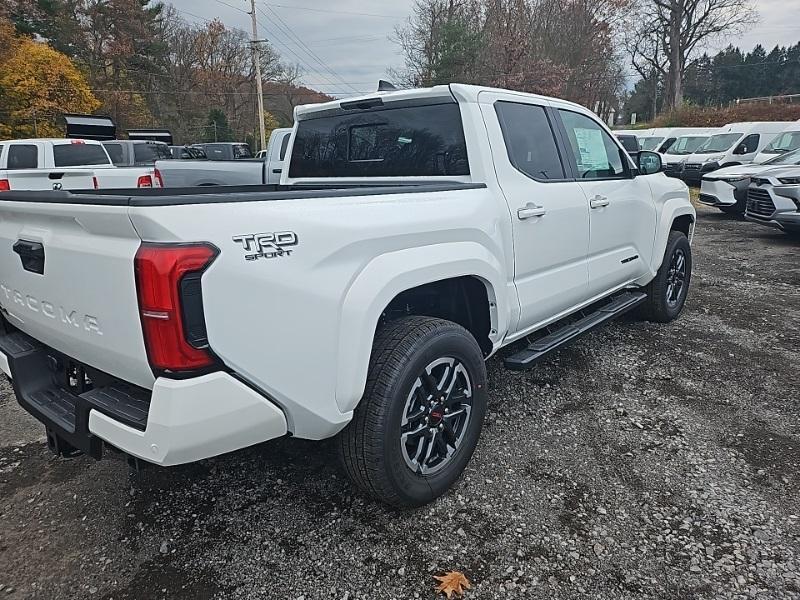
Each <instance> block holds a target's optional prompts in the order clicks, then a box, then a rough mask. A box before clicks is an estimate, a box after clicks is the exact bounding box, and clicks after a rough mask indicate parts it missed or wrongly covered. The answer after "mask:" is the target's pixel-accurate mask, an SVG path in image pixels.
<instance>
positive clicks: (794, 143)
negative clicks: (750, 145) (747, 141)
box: [763, 131, 800, 154]
mask: <svg viewBox="0 0 800 600" xmlns="http://www.w3.org/2000/svg"><path fill="white" fill-rule="evenodd" d="M798 148H800V131H784V132H783V133H782V134H780V135H779V136H778V137H776V138H775V139H774V140H772V141H771V142H770V143H769V145H768V146H767V147H766V148H764V150H763V151H764V152H765V153H766V154H783V153H784V152H791V151H792V150H797V149H798Z"/></svg>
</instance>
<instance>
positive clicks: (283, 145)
mask: <svg viewBox="0 0 800 600" xmlns="http://www.w3.org/2000/svg"><path fill="white" fill-rule="evenodd" d="M288 147H289V134H288V133H284V134H283V139H282V140H281V152H280V155H279V156H278V160H283V159H284V158H286V148H288Z"/></svg>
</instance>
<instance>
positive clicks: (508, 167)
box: [479, 92, 589, 334]
mask: <svg viewBox="0 0 800 600" xmlns="http://www.w3.org/2000/svg"><path fill="white" fill-rule="evenodd" d="M508 99H509V96H508V95H499V94H494V93H489V92H482V93H481V94H480V96H479V102H480V104H481V112H482V114H483V118H484V122H485V124H486V128H487V132H488V134H489V141H490V146H491V151H492V156H493V161H494V167H495V170H496V172H497V179H498V181H499V182H500V186H501V188H502V192H503V194H504V196H505V198H506V201H507V203H508V207H509V211H510V214H511V221H512V228H513V236H514V283H515V285H516V288H517V294H518V296H519V303H520V318H519V322H518V324H517V327H516V328H513V329H512V331H511V333H512V334H513V333H514V332H519V331H522V330H526V329H529V328H531V327H532V326H534V325H536V324H538V323H541V322H542V321H545V320H548V319H550V318H551V317H553V316H554V315H556V314H558V313H560V312H563V311H565V310H568V309H570V308H572V307H574V306H576V305H578V304H580V303H581V302H583V301H584V300H585V299H586V297H587V282H588V269H587V265H586V253H587V249H588V240H589V214H588V213H589V208H588V205H587V202H586V197H585V196H584V194H583V191H582V190H581V188H580V186H579V185H578V184H577V183H576V182H575V181H574V180H569V179H566V178H565V176H564V172H563V168H564V167H563V165H562V164H561V157H560V155H559V153H558V149H557V147H556V142H555V139H554V135H553V132H552V129H551V124H550V121H549V117H548V114H547V110H546V108H547V107H546V105H545V103H541V104H533V103H530V102H526V100H527V99H526V98H521V99H520V101H517V100H516V99H515V100H514V102H507V100H508ZM535 177H536V178H535Z"/></svg>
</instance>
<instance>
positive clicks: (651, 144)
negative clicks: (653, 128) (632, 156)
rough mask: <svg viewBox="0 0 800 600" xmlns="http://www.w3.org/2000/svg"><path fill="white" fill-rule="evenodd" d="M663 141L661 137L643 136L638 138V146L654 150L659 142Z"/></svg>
mask: <svg viewBox="0 0 800 600" xmlns="http://www.w3.org/2000/svg"><path fill="white" fill-rule="evenodd" d="M663 141H664V138H663V137H657V136H653V137H643V138H639V147H640V148H641V149H642V150H655V149H656V148H658V147H659V146H660V145H661V142H663Z"/></svg>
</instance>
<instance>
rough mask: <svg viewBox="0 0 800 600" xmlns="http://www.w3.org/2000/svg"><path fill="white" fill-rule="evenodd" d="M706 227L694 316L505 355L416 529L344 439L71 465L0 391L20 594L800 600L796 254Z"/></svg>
mask: <svg viewBox="0 0 800 600" xmlns="http://www.w3.org/2000/svg"><path fill="white" fill-rule="evenodd" d="M699 213H700V219H699V225H698V228H697V235H696V241H695V246H694V248H695V272H694V278H693V282H692V284H693V285H692V289H691V291H690V298H689V303H688V305H687V309H686V311H685V312H684V314H683V316H682V317H681V318H680V320H678V321H677V322H675V323H673V324H670V325H656V324H651V323H643V322H637V321H635V320H634V319H627V320H623V321H620V322H618V323H615V324H612V325H610V326H608V327H606V328H604V329H602V330H599V331H597V332H595V333H593V334H591V335H590V336H588V337H586V338H584V339H583V340H582V341H580V342H578V343H577V344H575V345H573V346H572V347H570V348H569V349H567V350H564V351H562V352H561V353H560V354H559V355H557V356H554V357H553V358H551V359H550V360H548V361H547V362H545V363H543V364H542V365H541V366H538V367H537V368H535V369H534V370H532V371H530V372H527V373H522V374H517V373H512V372H507V371H504V370H503V369H502V365H501V361H500V360H499V359H497V358H494V359H492V360H491V361H490V362H489V377H490V384H491V404H490V407H489V416H488V419H487V422H486V426H485V430H484V434H483V436H482V438H481V442H480V445H479V448H478V451H477V453H476V455H475V457H474V459H473V461H472V463H471V464H470V466H469V467H468V470H467V472H466V475H465V476H464V477H463V478H462V479H461V481H460V482H459V483H458V485H457V487H456V488H455V489H454V490H453V491H452V492H451V493H450V494H448V495H447V496H446V497H444V498H443V499H441V500H440V501H438V502H436V503H435V504H433V505H432V506H429V507H427V508H423V509H421V510H417V511H413V512H396V511H392V510H388V509H386V508H384V507H383V506H381V505H378V504H375V503H373V502H370V501H365V500H364V499H362V498H360V497H358V496H357V495H354V494H353V493H352V492H351V490H350V488H349V486H348V484H347V482H346V481H345V480H344V478H343V476H342V475H341V473H340V471H339V470H338V468H337V466H336V463H335V461H334V456H333V453H332V451H331V448H330V445H329V444H325V443H321V444H314V443H307V442H301V441H298V440H280V441H275V442H271V443H268V444H264V445H262V446H259V447H254V448H249V449H247V450H244V451H241V452H237V453H234V454H232V455H228V456H224V457H221V458H217V459H213V460H208V461H204V462H202V463H200V464H195V465H191V466H186V467H181V468H173V469H169V470H160V469H150V470H146V471H143V472H142V473H140V474H138V475H132V474H130V473H129V471H128V468H127V466H126V464H125V463H124V462H123V461H122V460H121V459H119V458H114V457H111V458H110V459H108V460H103V461H101V462H94V461H93V460H91V459H88V458H85V457H82V458H77V459H71V460H65V459H59V458H53V457H51V455H50V454H49V453H48V451H47V448H46V446H45V444H44V440H43V431H42V429H41V427H40V426H39V425H38V423H36V422H35V421H34V420H33V419H32V418H30V417H29V416H28V415H27V414H26V413H24V412H23V411H22V410H21V409H20V408H19V407H18V405H17V404H16V401H15V399H14V396H13V392H12V391H11V387H10V385H9V384H8V382H7V381H6V380H5V378H2V376H0V378H2V379H3V381H2V383H0V598H9V599H17V598H63V599H73V598H104V599H106V600H110V599H112V598H113V599H116V600H123V599H134V598H136V599H143V600H144V599H147V600H150V599H158V598H181V599H186V600H189V599H191V600H199V599H204V598H241V599H245V598H248V599H249V598H277V599H282V598H288V599H293V600H294V599H297V598H304V599H305V600H313V599H317V598H331V599H348V600H351V599H354V598H365V599H366V598H369V599H382V598H398V599H400V598H402V599H406V598H434V596H435V594H434V591H433V589H434V583H435V582H434V580H433V577H432V576H433V575H435V574H441V573H442V572H444V571H448V570H451V569H456V570H461V571H463V572H465V573H466V574H467V576H468V577H469V578H470V579H471V580H472V582H473V588H472V589H471V590H470V591H469V592H467V595H466V597H467V598H592V599H600V598H663V599H665V600H666V599H670V600H677V599H687V600H688V599H692V598H752V597H757V598H770V599H773V598H800V494H798V491H800V410H798V409H799V408H800V376H798V372H799V371H798V367H799V366H800V352H798V350H800V260H799V259H800V242H796V241H791V240H790V239H789V238H787V237H785V236H784V235H783V234H781V233H779V232H777V231H772V230H769V229H766V228H763V227H758V226H755V225H752V224H749V223H745V222H742V221H738V220H734V219H731V218H729V217H726V216H724V215H722V214H721V213H718V212H716V211H714V210H711V209H706V208H702V207H701V208H700V209H699Z"/></svg>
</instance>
